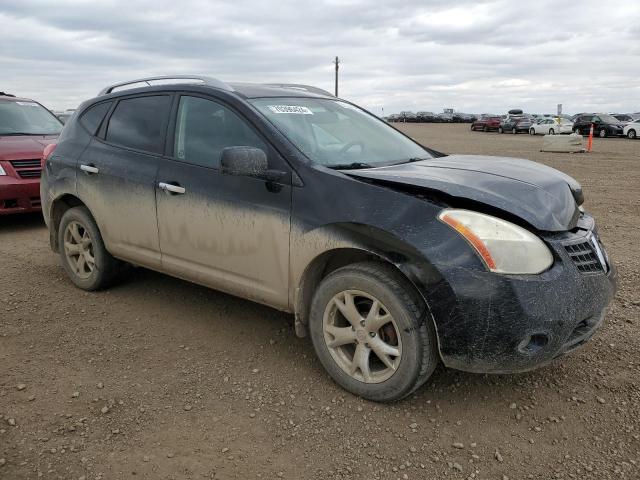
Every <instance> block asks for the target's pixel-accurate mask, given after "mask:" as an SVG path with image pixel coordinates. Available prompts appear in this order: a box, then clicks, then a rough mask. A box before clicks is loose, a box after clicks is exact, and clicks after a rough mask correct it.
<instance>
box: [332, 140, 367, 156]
mask: <svg viewBox="0 0 640 480" xmlns="http://www.w3.org/2000/svg"><path fill="white" fill-rule="evenodd" d="M357 145H358V146H360V148H361V149H362V150H364V142H361V141H359V140H356V141H354V142H349V143H347V144H345V145H344V146H343V147H342V148H341V149H340V150H339V151H338V155H344V154H345V153H347V152H348V151H349V150H351V149H352V148H353V147H355V146H357Z"/></svg>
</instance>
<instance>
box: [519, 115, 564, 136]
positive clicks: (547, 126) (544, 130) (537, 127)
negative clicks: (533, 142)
mask: <svg viewBox="0 0 640 480" xmlns="http://www.w3.org/2000/svg"><path fill="white" fill-rule="evenodd" d="M572 132H573V122H571V121H570V120H567V119H566V118H560V119H559V123H558V119H557V118H543V119H541V120H539V121H538V123H536V124H534V125H531V128H529V133H530V134H531V135H557V134H560V133H572Z"/></svg>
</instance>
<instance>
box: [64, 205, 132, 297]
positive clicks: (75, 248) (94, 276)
mask: <svg viewBox="0 0 640 480" xmlns="http://www.w3.org/2000/svg"><path fill="white" fill-rule="evenodd" d="M58 245H59V249H60V257H61V259H62V266H63V267H64V269H65V271H66V272H67V275H69V278H70V279H71V281H72V282H73V283H74V284H75V285H76V286H77V287H79V288H81V289H83V290H97V289H99V288H103V287H105V286H107V285H108V284H109V283H110V282H111V281H112V280H113V279H114V278H115V276H116V275H117V273H118V272H119V270H120V266H121V262H120V261H118V260H116V259H115V258H113V257H112V256H111V254H110V253H109V252H107V250H106V249H105V247H104V242H103V241H102V235H101V234H100V230H99V229H98V226H97V225H96V222H95V220H94V219H93V217H92V216H91V214H90V213H89V210H87V209H86V208H85V207H74V208H70V209H69V210H67V211H66V212H65V213H64V215H63V216H62V220H61V221H60V226H59V228H58Z"/></svg>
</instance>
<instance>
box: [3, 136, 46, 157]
mask: <svg viewBox="0 0 640 480" xmlns="http://www.w3.org/2000/svg"><path fill="white" fill-rule="evenodd" d="M56 138H58V136H57V135H39V136H32V135H24V136H20V137H14V136H4V137H3V136H0V160H26V159H29V160H31V159H35V158H40V157H42V151H43V150H44V147H46V146H47V145H49V144H50V143H54V142H55V141H56Z"/></svg>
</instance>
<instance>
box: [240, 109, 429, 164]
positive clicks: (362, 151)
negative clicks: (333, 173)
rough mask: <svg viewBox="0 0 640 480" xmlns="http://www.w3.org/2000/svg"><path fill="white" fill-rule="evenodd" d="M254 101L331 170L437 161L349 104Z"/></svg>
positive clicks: (297, 144)
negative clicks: (421, 160) (428, 160)
mask: <svg viewBox="0 0 640 480" xmlns="http://www.w3.org/2000/svg"><path fill="white" fill-rule="evenodd" d="M251 103H253V105H254V106H255V107H256V108H257V109H258V110H260V112H261V113H262V114H264V115H265V116H266V117H267V118H268V119H269V120H270V121H271V122H272V123H273V124H274V125H275V126H276V128H278V130H280V131H281V132H282V133H283V134H284V135H285V136H286V137H287V138H288V139H289V140H291V142H293V143H294V144H295V146H296V147H298V149H300V151H302V153H304V154H305V155H306V156H307V157H308V158H309V159H310V160H312V161H313V162H315V163H319V164H321V165H324V166H326V167H333V168H341V167H342V168H350V167H351V168H363V167H368V166H371V167H376V166H383V165H392V164H396V163H402V162H408V161H412V160H415V159H426V158H432V155H431V154H429V152H427V151H426V150H425V149H424V148H423V147H421V146H420V145H418V144H417V143H415V142H413V141H412V140H410V139H409V138H407V137H405V136H404V135H402V134H401V133H400V132H398V131H396V130H394V129H393V128H391V127H390V126H388V125H387V124H386V123H384V122H382V121H381V120H379V119H378V118H376V117H374V116H373V115H370V114H368V113H366V112H364V111H363V110H361V109H359V108H357V107H354V106H353V105H350V104H348V103H346V102H342V101H339V100H331V99H321V98H257V99H253V100H251Z"/></svg>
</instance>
